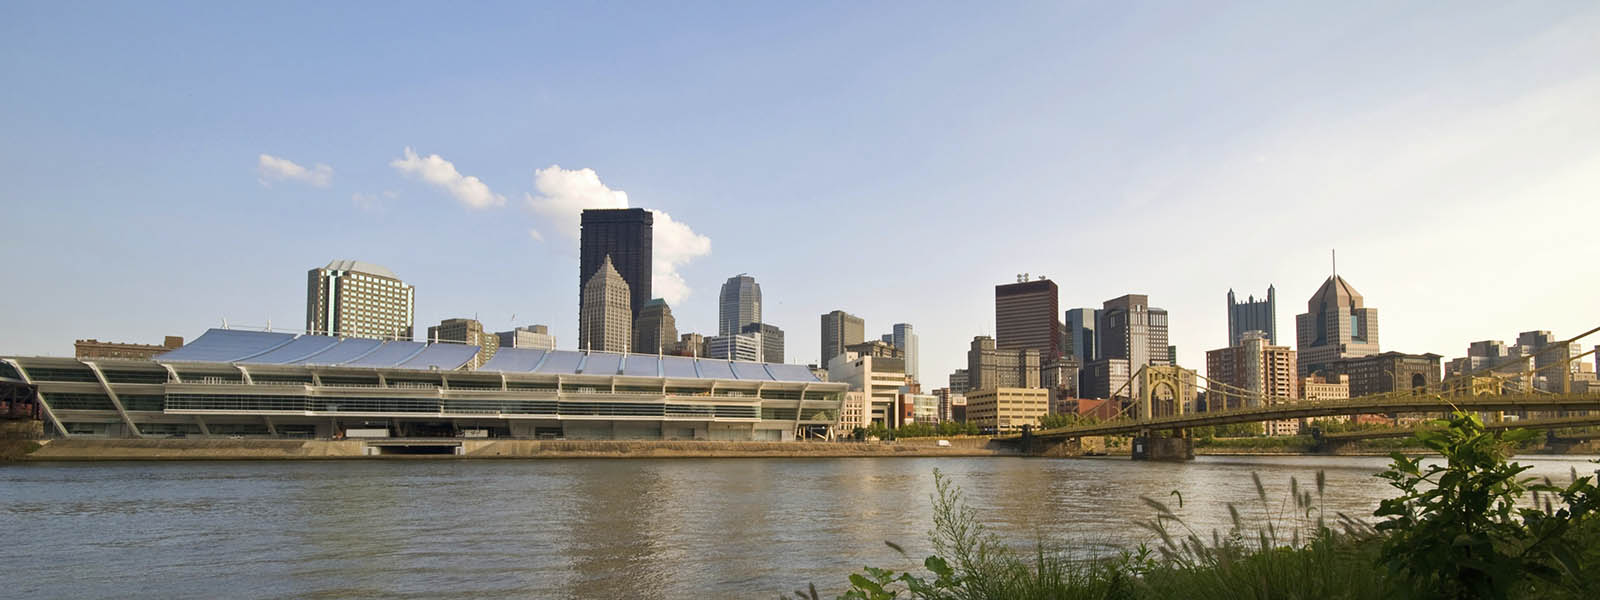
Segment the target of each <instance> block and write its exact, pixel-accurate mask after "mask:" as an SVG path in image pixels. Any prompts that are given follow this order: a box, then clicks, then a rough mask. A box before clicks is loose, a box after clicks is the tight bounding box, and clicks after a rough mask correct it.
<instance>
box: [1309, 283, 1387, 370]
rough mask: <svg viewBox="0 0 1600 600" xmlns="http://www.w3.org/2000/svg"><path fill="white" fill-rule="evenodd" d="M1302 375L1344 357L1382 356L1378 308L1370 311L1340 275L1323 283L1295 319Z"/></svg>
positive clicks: (1357, 293) (1359, 294)
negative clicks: (1379, 343)
mask: <svg viewBox="0 0 1600 600" xmlns="http://www.w3.org/2000/svg"><path fill="white" fill-rule="evenodd" d="M1295 337H1296V342H1297V344H1296V346H1297V348H1296V350H1297V352H1298V357H1297V358H1298V361H1299V363H1300V364H1299V368H1298V372H1299V376H1300V377H1301V378H1302V379H1303V378H1305V377H1306V376H1307V375H1309V374H1311V373H1313V372H1316V371H1319V370H1321V369H1322V368H1323V367H1325V366H1327V364H1328V363H1330V362H1333V361H1336V360H1339V359H1342V358H1357V357H1362V356H1371V355H1373V354H1377V353H1378V309H1376V308H1367V306H1366V303H1365V301H1364V300H1363V299H1362V297H1361V293H1360V292H1357V291H1356V289H1355V288H1354V287H1351V286H1350V283H1349V282H1347V281H1345V280H1344V278H1343V277H1340V276H1339V275H1338V274H1337V273H1335V274H1333V275H1330V276H1329V277H1328V280H1327V281H1325V282H1323V284H1322V287H1321V288H1318V289H1317V293H1315V294H1312V296H1311V300H1310V301H1308V302H1306V312H1305V313H1304V314H1301V315H1298V316H1296V317H1295Z"/></svg>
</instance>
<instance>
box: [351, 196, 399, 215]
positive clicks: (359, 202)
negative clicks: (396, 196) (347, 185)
mask: <svg viewBox="0 0 1600 600" xmlns="http://www.w3.org/2000/svg"><path fill="white" fill-rule="evenodd" d="M385 197H392V196H387V195H386V196H385ZM350 202H351V203H353V204H355V205H356V208H359V209H361V210H364V211H367V212H380V211H382V210H383V202H381V201H379V200H378V197H377V196H376V195H374V194H363V193H361V192H356V193H354V194H351V195H350Z"/></svg>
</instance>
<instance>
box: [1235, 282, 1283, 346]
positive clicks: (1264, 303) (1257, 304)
mask: <svg viewBox="0 0 1600 600" xmlns="http://www.w3.org/2000/svg"><path fill="white" fill-rule="evenodd" d="M1276 295H1277V292H1276V291H1275V290H1273V289H1272V286H1270V285H1269V286H1267V297H1266V298H1265V299H1263V300H1257V299H1256V297H1255V296H1251V297H1250V298H1249V299H1248V300H1245V301H1244V302H1239V301H1238V299H1236V298H1234V296H1233V290H1228V346H1229V347H1233V346H1237V345H1239V344H1240V342H1242V341H1243V340H1244V332H1246V331H1260V332H1262V333H1265V334H1267V345H1268V346H1272V345H1275V344H1277V343H1278V300H1277V298H1276Z"/></svg>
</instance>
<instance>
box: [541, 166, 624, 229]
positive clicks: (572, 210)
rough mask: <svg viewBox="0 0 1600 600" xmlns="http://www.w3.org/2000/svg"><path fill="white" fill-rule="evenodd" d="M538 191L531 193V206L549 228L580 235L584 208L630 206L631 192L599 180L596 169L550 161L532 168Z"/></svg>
mask: <svg viewBox="0 0 1600 600" xmlns="http://www.w3.org/2000/svg"><path fill="white" fill-rule="evenodd" d="M533 187H534V189H535V190H537V191H538V195H537V196H535V195H532V194H529V195H528V206H530V207H532V208H533V212H535V213H538V214H539V216H540V217H543V220H544V222H545V223H546V224H547V226H546V228H547V229H553V230H555V231H558V232H566V233H565V235H566V236H568V237H572V238H576V237H577V236H578V220H579V217H580V216H581V215H582V213H583V209H585V208H627V207H628V193H627V192H624V191H621V190H613V189H611V188H608V187H606V184H604V183H600V175H599V174H597V173H595V172H594V169H578V170H576V171H569V170H567V169H563V168H561V165H550V166H549V167H546V168H543V169H535V170H534V171H533Z"/></svg>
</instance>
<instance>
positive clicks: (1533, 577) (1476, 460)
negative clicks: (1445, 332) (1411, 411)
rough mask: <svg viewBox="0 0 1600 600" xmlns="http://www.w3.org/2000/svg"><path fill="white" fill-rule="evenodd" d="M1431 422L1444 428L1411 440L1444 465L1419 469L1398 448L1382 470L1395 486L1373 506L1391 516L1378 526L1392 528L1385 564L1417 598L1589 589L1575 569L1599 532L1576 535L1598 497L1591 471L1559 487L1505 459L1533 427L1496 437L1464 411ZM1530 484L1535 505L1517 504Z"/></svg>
mask: <svg viewBox="0 0 1600 600" xmlns="http://www.w3.org/2000/svg"><path fill="white" fill-rule="evenodd" d="M1434 425H1436V426H1439V427H1440V428H1439V429H1431V430H1420V431H1419V432H1418V433H1417V439H1418V440H1419V441H1420V442H1421V443H1422V444H1423V445H1424V446H1426V447H1428V448H1429V449H1431V450H1433V451H1435V452H1438V453H1439V454H1441V455H1443V456H1444V459H1445V464H1444V465H1430V466H1427V467H1426V468H1424V467H1423V465H1422V464H1421V462H1422V460H1421V459H1412V458H1407V457H1405V456H1404V455H1402V454H1400V453H1395V454H1393V455H1392V456H1393V458H1394V464H1393V466H1392V467H1390V469H1389V470H1388V471H1385V472H1383V473H1381V474H1379V477H1382V478H1383V479H1386V480H1388V481H1389V484H1390V485H1391V486H1393V487H1394V488H1395V489H1396V490H1399V491H1400V495H1399V496H1397V497H1395V498H1391V499H1388V500H1384V501H1383V502H1382V503H1381V504H1380V505H1379V508H1378V511H1377V513H1376V516H1379V517H1388V519H1387V520H1385V521H1383V522H1382V523H1379V524H1378V525H1377V529H1378V530H1379V531H1382V532H1385V533H1388V537H1387V539H1386V540H1385V541H1384V544H1383V552H1382V560H1383V566H1384V567H1385V568H1387V569H1388V571H1389V572H1390V573H1392V574H1393V575H1395V576H1396V577H1397V578H1398V579H1399V580H1401V581H1403V582H1404V583H1405V584H1406V585H1407V587H1408V588H1409V591H1410V592H1411V593H1412V594H1413V595H1415V596H1418V597H1433V598H1507V597H1510V596H1511V594H1512V593H1513V592H1514V591H1520V592H1527V591H1531V590H1542V589H1544V588H1546V587H1552V586H1553V587H1557V588H1567V590H1568V591H1573V590H1574V589H1578V590H1581V589H1587V588H1588V584H1587V583H1586V581H1585V580H1584V578H1582V577H1579V575H1580V573H1582V571H1583V565H1582V562H1581V560H1580V555H1581V554H1582V553H1583V551H1584V549H1585V546H1584V544H1587V545H1589V546H1593V545H1595V544H1596V543H1597V542H1600V540H1595V539H1594V538H1592V537H1591V538H1588V539H1586V540H1580V539H1579V538H1578V537H1577V536H1575V535H1573V534H1572V533H1573V532H1574V531H1578V530H1582V528H1578V527H1577V526H1579V525H1580V524H1581V523H1582V521H1584V520H1592V515H1593V513H1594V511H1595V509H1596V508H1597V503H1600V495H1597V494H1596V491H1595V487H1594V485H1593V481H1592V479H1593V478H1592V477H1581V478H1580V477H1574V480H1573V482H1572V483H1571V484H1570V485H1568V486H1567V487H1565V488H1563V487H1558V486H1556V485H1553V484H1551V483H1550V482H1549V481H1545V482H1543V483H1539V482H1536V480H1535V479H1534V478H1531V477H1529V478H1522V477H1519V476H1520V475H1521V474H1522V473H1523V472H1524V471H1526V470H1528V469H1529V468H1530V467H1528V466H1525V465H1520V464H1517V463H1507V462H1506V459H1507V456H1508V455H1509V449H1510V446H1511V445H1512V444H1515V443H1518V442H1523V441H1527V440H1529V439H1532V438H1534V437H1536V436H1537V435H1538V434H1537V433H1535V432H1533V431H1527V430H1512V431H1507V432H1505V433H1504V434H1501V435H1495V434H1493V433H1491V432H1489V431H1486V430H1485V429H1484V426H1483V422H1482V421H1480V420H1479V419H1478V416H1477V415H1475V414H1471V413H1465V412H1457V413H1455V414H1454V415H1453V416H1452V417H1451V418H1450V419H1449V420H1447V421H1437V422H1435V423H1434ZM1528 491H1532V492H1533V493H1534V494H1536V496H1535V501H1534V506H1532V507H1523V508H1519V507H1518V502H1519V501H1520V500H1521V499H1522V497H1523V495H1524V493H1525V492H1528ZM1541 494H1543V495H1548V496H1546V497H1544V498H1540V497H1539V495H1541ZM1552 497H1553V498H1552ZM1554 499H1559V502H1560V507H1559V508H1557V506H1556V503H1555V501H1554ZM1540 500H1544V502H1543V503H1542V504H1541V503H1540ZM1587 529H1592V526H1589V527H1587Z"/></svg>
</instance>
